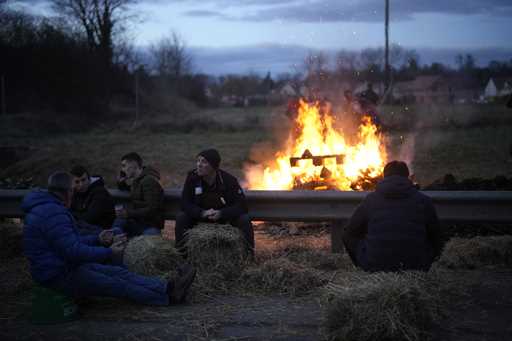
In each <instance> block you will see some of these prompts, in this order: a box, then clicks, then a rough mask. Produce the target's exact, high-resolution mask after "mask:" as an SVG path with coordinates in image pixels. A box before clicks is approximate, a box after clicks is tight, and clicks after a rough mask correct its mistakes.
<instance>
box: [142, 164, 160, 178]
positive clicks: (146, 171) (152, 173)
mask: <svg viewBox="0 0 512 341" xmlns="http://www.w3.org/2000/svg"><path fill="white" fill-rule="evenodd" d="M146 175H148V176H152V177H154V178H156V179H157V180H160V173H159V172H158V171H157V170H156V169H155V168H153V167H151V166H145V167H144V169H143V170H142V173H141V174H140V176H139V178H143V177H145V176H146Z"/></svg>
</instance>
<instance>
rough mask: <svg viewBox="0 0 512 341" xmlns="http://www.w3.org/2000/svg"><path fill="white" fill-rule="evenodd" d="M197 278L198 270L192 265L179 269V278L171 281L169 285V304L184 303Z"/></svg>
mask: <svg viewBox="0 0 512 341" xmlns="http://www.w3.org/2000/svg"><path fill="white" fill-rule="evenodd" d="M195 278H196V269H194V267H192V266H191V265H185V266H182V267H180V268H179V269H178V276H176V278H175V279H174V280H170V281H169V283H168V285H167V290H168V291H167V293H168V294H169V304H178V303H183V301H184V300H185V298H186V297H187V293H188V289H189V288H190V286H191V285H192V282H194V279H195Z"/></svg>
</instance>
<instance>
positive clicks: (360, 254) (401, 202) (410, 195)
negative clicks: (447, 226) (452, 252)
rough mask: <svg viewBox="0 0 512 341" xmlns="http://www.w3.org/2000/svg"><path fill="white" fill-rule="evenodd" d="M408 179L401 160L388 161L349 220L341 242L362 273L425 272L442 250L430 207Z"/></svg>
mask: <svg viewBox="0 0 512 341" xmlns="http://www.w3.org/2000/svg"><path fill="white" fill-rule="evenodd" d="M408 177H409V169H408V167H407V165H406V164H405V163H404V162H401V161H392V162H390V163H388V164H387V165H386V166H385V167H384V179H383V180H382V181H380V182H379V183H378V184H377V189H376V191H375V192H374V193H370V194H368V196H367V197H366V198H365V199H364V200H363V202H362V203H361V204H360V205H359V206H358V207H357V209H356V211H355V212H354V214H353V215H352V217H351V218H350V221H349V223H348V225H347V226H346V228H345V232H344V234H343V242H344V244H345V247H346V249H347V251H348V253H349V255H350V257H351V259H352V261H353V262H354V264H355V265H356V266H359V267H361V268H362V269H364V270H366V271H398V270H425V271H426V270H428V269H429V268H430V266H431V265H432V262H433V261H434V259H436V258H437V257H438V256H439V255H440V254H441V247H442V246H441V233H440V225H439V220H438V218H437V214H436V210H435V208H434V205H433V204H432V201H431V199H430V198H429V197H428V196H426V195H424V194H422V193H420V192H419V191H418V190H417V189H416V187H415V186H414V185H413V183H412V182H411V181H410V180H409V178H408Z"/></svg>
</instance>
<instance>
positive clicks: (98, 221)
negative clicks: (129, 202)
mask: <svg viewBox="0 0 512 341" xmlns="http://www.w3.org/2000/svg"><path fill="white" fill-rule="evenodd" d="M71 175H73V198H72V200H71V212H72V213H73V216H74V217H75V218H76V219H77V221H78V223H79V224H80V223H81V222H82V221H83V222H85V223H87V224H88V225H93V226H98V227H101V228H104V229H105V228H110V227H111V226H112V223H113V222H114V218H115V213H114V200H113V198H112V196H111V195H110V193H109V192H108V191H107V189H106V188H105V182H104V181H103V178H102V177H101V176H96V177H94V176H93V177H91V176H90V175H89V172H88V171H87V169H85V167H83V166H75V167H73V168H72V169H71Z"/></svg>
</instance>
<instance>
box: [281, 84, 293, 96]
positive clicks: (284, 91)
mask: <svg viewBox="0 0 512 341" xmlns="http://www.w3.org/2000/svg"><path fill="white" fill-rule="evenodd" d="M279 94H280V95H281V96H283V97H294V96H297V91H296V90H295V89H294V88H293V86H292V85H291V84H290V83H287V84H285V85H284V86H283V87H282V88H281V90H279Z"/></svg>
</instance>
